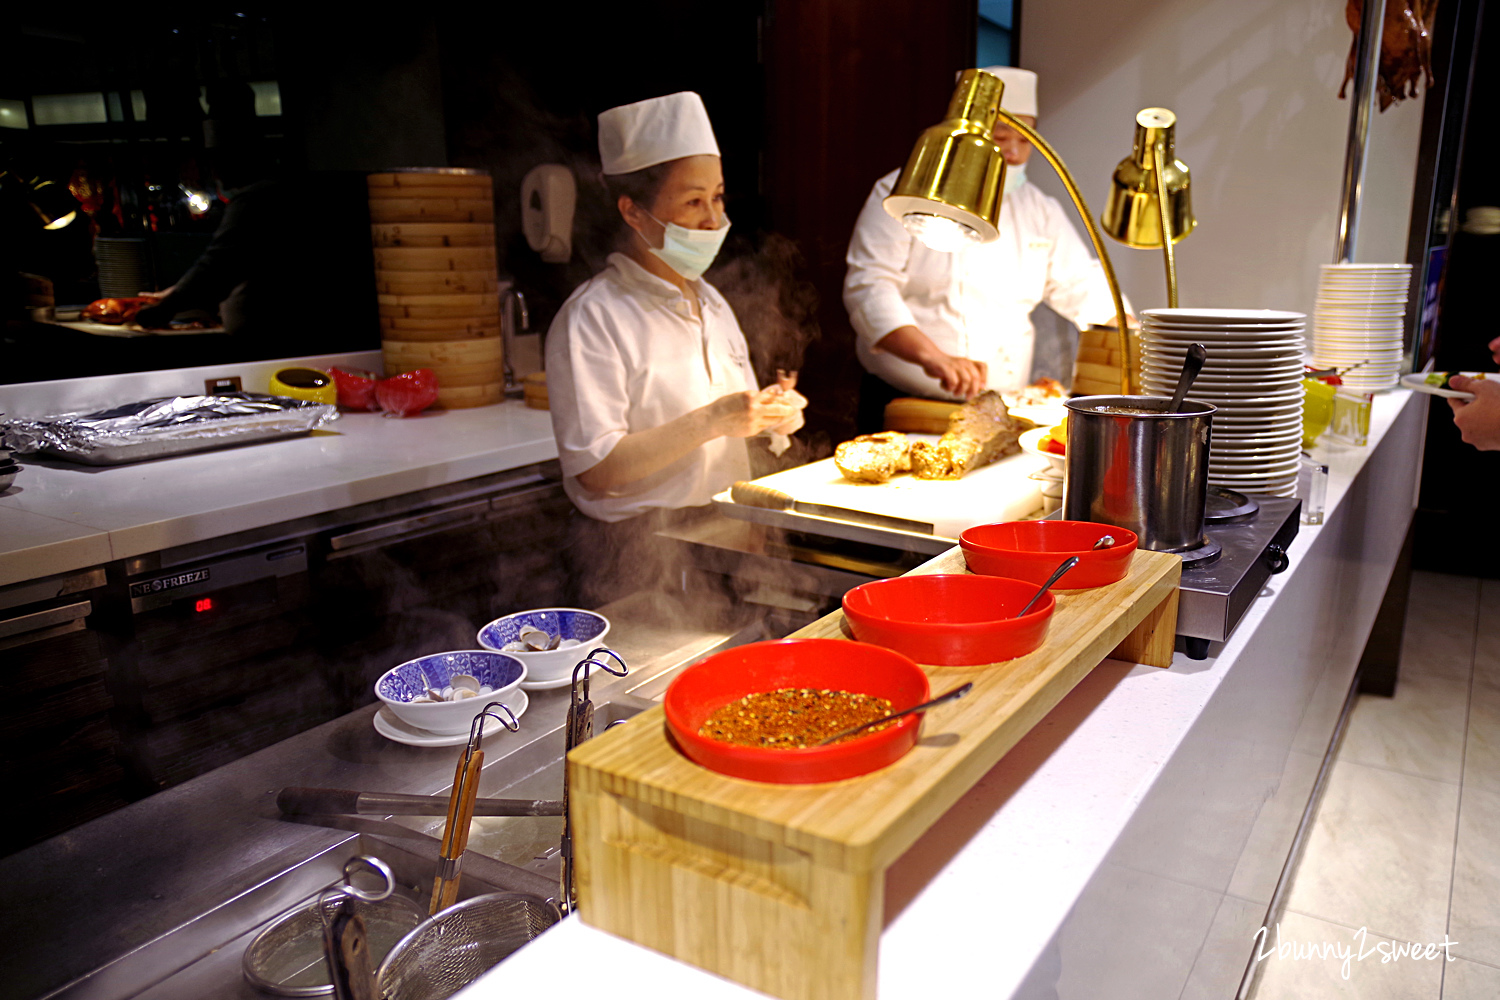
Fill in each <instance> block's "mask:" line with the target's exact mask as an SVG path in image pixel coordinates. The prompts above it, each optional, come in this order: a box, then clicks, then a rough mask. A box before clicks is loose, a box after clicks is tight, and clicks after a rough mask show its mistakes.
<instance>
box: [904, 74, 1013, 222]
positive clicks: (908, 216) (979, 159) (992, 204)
mask: <svg viewBox="0 0 1500 1000" xmlns="http://www.w3.org/2000/svg"><path fill="white" fill-rule="evenodd" d="M1004 90H1005V84H1004V83H1003V82H1001V80H1000V78H999V77H997V76H994V75H992V74H989V73H986V72H984V71H983V70H977V69H970V70H965V71H964V73H963V76H962V77H960V78H959V81H958V87H957V89H955V90H954V91H953V98H952V100H950V101H949V102H948V114H947V116H946V117H945V118H944V119H943V121H942V122H941V123H940V124H937V125H934V126H932V127H931V128H929V129H927V130H925V131H924V132H923V133H922V134H921V135H920V136H918V138H917V144H916V146H915V147H913V149H912V151H911V156H910V158H908V159H907V161H906V166H905V167H903V168H902V170H901V176H900V177H898V178H897V179H896V185H895V187H894V188H892V189H891V193H890V194H889V195H888V196H887V197H886V199H885V202H884V206H885V210H886V212H888V213H889V214H890V215H891V217H892V218H894V219H897V220H899V221H900V222H901V223H902V225H904V226H905V227H906V228H907V229H908V230H910V231H911V232H912V233H913V234H914V235H916V236H918V237H919V238H921V239H922V241H923V242H924V243H927V245H928V246H931V247H933V248H934V249H955V250H956V249H959V247H960V246H962V245H964V244H973V243H993V242H994V241H995V240H997V239H999V238H1000V230H999V222H1000V199H1001V195H1002V194H1003V192H1004V189H1005V158H1004V157H1003V156H1001V154H1000V147H999V146H997V145H995V141H994V139H993V138H992V137H991V132H992V131H993V130H994V127H995V117H996V115H997V114H998V113H999V110H1000V95H1001V93H1002V92H1003V91H1004ZM939 244H943V245H939Z"/></svg>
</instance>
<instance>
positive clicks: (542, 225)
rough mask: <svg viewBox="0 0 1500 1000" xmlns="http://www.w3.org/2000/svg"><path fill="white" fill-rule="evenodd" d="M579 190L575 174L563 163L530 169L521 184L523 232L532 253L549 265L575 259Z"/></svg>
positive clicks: (546, 164) (545, 164)
mask: <svg viewBox="0 0 1500 1000" xmlns="http://www.w3.org/2000/svg"><path fill="white" fill-rule="evenodd" d="M577 202H578V186H577V182H576V181H575V180H574V179H573V171H571V170H569V169H568V168H567V167H565V166H563V165H562V164H561V163H543V164H541V165H539V166H536V167H533V168H531V171H530V172H529V173H528V174H527V175H526V176H525V178H523V179H522V181H521V229H522V230H523V231H524V232H525V233H526V242H527V243H528V244H530V245H531V249H533V250H535V251H536V252H537V253H539V254H541V255H542V260H545V261H547V262H548V263H549V264H561V263H564V262H565V261H567V259H568V258H569V257H571V256H572V255H573V211H574V208H575V207H576V205H577Z"/></svg>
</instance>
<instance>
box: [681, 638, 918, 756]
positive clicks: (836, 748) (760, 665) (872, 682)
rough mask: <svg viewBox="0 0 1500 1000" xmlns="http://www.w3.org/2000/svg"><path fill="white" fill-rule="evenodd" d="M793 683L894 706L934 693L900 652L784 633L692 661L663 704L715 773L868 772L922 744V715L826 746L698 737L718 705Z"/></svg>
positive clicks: (685, 743) (687, 748)
mask: <svg viewBox="0 0 1500 1000" xmlns="http://www.w3.org/2000/svg"><path fill="white" fill-rule="evenodd" d="M787 687H798V688H801V687H811V688H831V689H832V690H835V691H850V692H853V693H855V694H870V695H875V696H877V697H880V698H886V699H888V700H889V701H890V703H891V707H892V709H893V710H895V711H900V710H901V709H903V708H911V707H912V706H913V705H920V704H921V703H922V702H924V701H926V700H927V699H928V697H929V691H930V688H928V686H927V675H926V674H925V673H923V672H922V668H921V667H919V666H917V665H916V664H915V663H913V662H912V661H911V660H909V659H907V658H906V657H904V656H902V655H901V654H900V653H894V652H891V651H890V650H888V649H878V648H877V649H872V648H871V647H869V646H864V645H861V644H859V643H856V642H845V641H844V640H842V639H779V640H776V641H773V642H753V643H751V644H749V645H748V646H736V647H734V648H732V649H726V650H724V651H723V652H720V653H715V654H714V655H713V656H710V657H709V658H708V659H706V660H704V661H702V662H701V663H695V664H694V665H693V666H691V667H688V668H687V669H686V670H684V671H683V672H682V673H681V674H680V675H678V677H677V679H676V680H674V681H673V682H672V684H671V686H670V687H668V688H667V694H666V697H665V698H664V699H663V701H662V704H663V707H664V708H665V709H666V713H667V730H668V731H669V732H670V733H671V734H672V737H673V739H675V740H676V741H677V746H678V747H679V748H680V749H681V750H682V752H683V753H684V754H686V755H687V756H688V758H689V759H690V760H693V761H695V762H697V763H699V764H702V765H703V766H704V767H706V768H708V769H709V770H712V771H718V772H719V773H720V774H727V775H730V776H732V777H735V778H749V779H750V780H751V781H769V782H774V783H776V784H782V785H804V784H811V783H813V782H818V781H839V780H842V779H844V778H853V777H855V776H856V775H861V774H868V773H869V772H871V771H876V770H879V769H880V768H882V767H885V766H886V765H887V764H891V763H894V762H895V761H896V760H897V759H898V758H900V757H901V755H902V754H904V753H906V752H907V751H908V750H910V749H911V748H912V747H913V746H915V745H916V742H917V733H918V730H920V728H921V716H920V715H908V716H907V717H906V718H904V719H900V720H898V721H896V722H895V723H893V724H891V725H890V726H888V727H887V728H885V729H881V730H879V731H878V732H874V733H870V734H869V735H867V736H861V737H860V738H859V739H851V740H849V741H847V742H845V743H835V744H833V745H831V746H826V747H807V748H805V749H800V750H769V749H762V748H760V747H745V746H735V745H734V744H732V743H723V742H721V741H719V740H712V739H709V738H708V737H707V736H699V735H698V730H699V729H700V728H701V727H702V726H703V723H704V722H706V721H708V717H709V716H710V715H712V714H713V713H714V712H715V711H716V710H717V709H719V708H722V707H723V706H725V705H727V704H729V703H730V702H732V701H737V700H739V699H740V698H743V697H744V696H745V695H747V694H756V693H759V692H762V691H775V690H777V689H779V688H787Z"/></svg>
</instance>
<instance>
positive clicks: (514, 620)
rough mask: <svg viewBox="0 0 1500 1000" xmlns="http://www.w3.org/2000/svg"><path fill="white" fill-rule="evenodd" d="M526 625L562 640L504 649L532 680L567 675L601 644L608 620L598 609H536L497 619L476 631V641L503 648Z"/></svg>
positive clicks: (486, 646)
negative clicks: (549, 645) (556, 645)
mask: <svg viewBox="0 0 1500 1000" xmlns="http://www.w3.org/2000/svg"><path fill="white" fill-rule="evenodd" d="M527 625H530V626H531V627H532V628H537V629H541V630H542V631H543V632H546V633H547V634H548V635H561V637H562V643H563V645H561V646H559V648H557V649H547V650H542V651H540V652H532V651H519V650H505V652H506V655H507V656H514V657H515V658H516V659H518V660H520V661H521V662H522V663H525V664H526V679H527V681H529V682H532V683H545V682H548V681H560V680H562V679H563V678H565V677H567V676H569V675H570V674H571V673H572V671H573V668H574V667H575V666H577V665H578V662H579V661H580V660H582V659H583V658H584V657H585V656H587V655H588V652H589V650H591V649H593V648H595V647H597V646H602V645H604V637H605V636H606V635H608V634H609V619H608V618H606V617H604V616H603V615H601V614H599V613H598V612H597V611H584V610H582V609H580V608H537V609H536V610H534V611H518V612H516V613H515V614H513V615H506V616H505V617H504V618H496V619H495V620H494V621H492V622H490V623H489V624H488V625H486V626H485V627H484V628H482V629H480V630H479V644H480V645H481V646H483V647H484V648H485V649H496V650H499V649H505V646H506V644H507V643H513V642H519V641H520V637H521V629H522V628H523V627H525V626H527ZM570 640H571V641H570Z"/></svg>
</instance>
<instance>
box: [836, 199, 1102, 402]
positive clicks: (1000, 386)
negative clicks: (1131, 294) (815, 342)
mask: <svg viewBox="0 0 1500 1000" xmlns="http://www.w3.org/2000/svg"><path fill="white" fill-rule="evenodd" d="M898 174H900V171H899V170H893V171H891V172H890V173H888V174H886V175H885V176H884V177H882V178H880V180H878V181H876V182H875V187H874V189H873V190H871V191H870V197H869V198H868V199H867V200H866V201H865V207H864V209H863V210H862V211H861V212H860V213H859V221H857V222H856V223H855V224H854V235H853V236H852V237H851V238H850V240H849V253H848V255H847V256H846V257H845V261H846V262H847V263H848V265H849V270H848V272H847V274H846V275H845V278H844V307H845V308H846V309H848V310H849V320H850V322H851V323H852V324H853V325H854V331H855V333H856V334H858V336H857V338H856V341H855V350H856V352H857V353H858V355H859V361H860V364H862V365H864V367H865V370H866V371H868V372H871V373H872V374H875V375H878V376H879V377H880V378H882V379H884V380H885V381H887V382H889V383H890V384H891V385H893V386H896V387H897V388H900V389H904V390H906V391H907V392H910V393H912V394H913V395H915V396H922V397H927V398H933V399H955V398H957V397H955V396H953V395H952V394H951V393H948V392H944V391H943V387H942V385H941V384H940V383H939V382H938V381H937V380H936V379H934V378H932V377H931V376H930V375H928V374H927V373H926V372H924V371H923V370H922V369H921V367H920V366H918V365H914V364H912V363H911V362H909V361H903V360H901V359H900V358H898V357H896V356H895V355H894V354H891V353H889V352H887V351H876V350H875V343H876V342H877V341H879V340H880V339H881V338H883V337H884V336H885V335H886V334H888V333H890V332H891V331H892V330H895V329H897V328H898V327H902V326H915V327H917V328H918V329H919V330H921V331H922V332H923V333H925V334H926V335H927V336H928V337H929V338H931V339H932V341H933V343H935V344H936V345H937V346H938V348H939V349H940V350H942V351H943V352H944V353H945V354H951V355H954V356H956V357H963V358H969V359H971V360H974V361H984V362H986V363H988V365H989V384H988V388H991V389H997V390H1000V391H1003V392H1009V391H1014V390H1016V389H1020V388H1021V387H1023V386H1025V385H1026V382H1027V380H1028V378H1029V376H1030V374H1031V354H1032V347H1033V343H1034V341H1035V337H1036V331H1035V330H1034V329H1033V328H1032V325H1031V311H1032V310H1033V309H1035V308H1036V306H1037V303H1039V302H1046V303H1047V305H1049V306H1051V307H1052V308H1053V309H1055V310H1056V311H1057V312H1058V313H1060V314H1061V315H1062V316H1063V317H1064V318H1066V319H1068V320H1070V321H1072V322H1074V323H1077V324H1079V325H1086V324H1089V323H1108V324H1110V325H1113V323H1114V319H1115V307H1114V300H1113V299H1112V298H1111V297H1110V294H1109V284H1108V283H1107V282H1106V281H1105V278H1104V269H1103V268H1102V267H1101V266H1100V264H1099V262H1098V261H1097V260H1095V259H1094V258H1093V256H1092V255H1091V254H1090V253H1089V251H1088V249H1087V248H1086V247H1085V246H1084V243H1083V240H1082V239H1080V238H1079V236H1078V232H1077V230H1075V229H1074V228H1073V226H1072V224H1071V223H1070V222H1069V221H1068V217H1067V214H1066V213H1065V212H1064V210H1063V207H1062V206H1061V205H1059V204H1058V203H1057V200H1056V199H1054V198H1052V197H1050V196H1048V195H1046V194H1043V193H1042V192H1041V191H1040V190H1038V189H1037V187H1036V185H1034V184H1029V183H1028V184H1022V185H1021V186H1020V187H1019V188H1017V189H1015V190H1014V191H1012V192H1011V193H1010V194H1008V195H1006V196H1005V200H1004V201H1002V202H1001V203H1000V238H999V239H998V240H996V241H995V242H994V243H984V244H980V245H978V246H973V247H968V248H966V249H963V250H960V251H958V252H956V253H941V252H939V251H936V250H930V249H928V248H927V246H926V245H925V244H923V243H922V242H921V241H920V240H918V239H916V238H915V237H913V236H912V235H911V234H910V233H908V232H907V231H906V228H905V227H904V226H902V225H901V223H900V221H899V220H897V219H893V218H891V217H890V215H888V214H886V211H885V207H884V205H883V204H882V202H883V201H884V200H885V197H886V195H888V194H890V193H891V188H892V187H893V186H894V185H895V183H896V177H897V175H898ZM1125 308H1126V311H1127V312H1128V311H1129V309H1130V306H1129V304H1128V303H1127V304H1126V306H1125Z"/></svg>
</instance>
